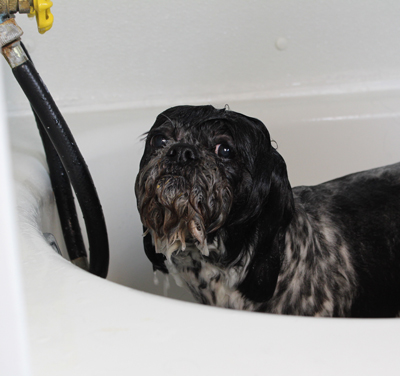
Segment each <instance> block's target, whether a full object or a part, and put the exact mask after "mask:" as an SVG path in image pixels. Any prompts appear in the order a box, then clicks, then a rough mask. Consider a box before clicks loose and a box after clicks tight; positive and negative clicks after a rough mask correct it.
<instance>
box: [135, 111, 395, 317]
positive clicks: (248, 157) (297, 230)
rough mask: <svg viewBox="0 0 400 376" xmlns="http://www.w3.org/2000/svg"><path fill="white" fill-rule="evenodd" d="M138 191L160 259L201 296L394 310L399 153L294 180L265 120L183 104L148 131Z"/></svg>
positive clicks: (322, 308) (226, 303)
mask: <svg viewBox="0 0 400 376" xmlns="http://www.w3.org/2000/svg"><path fill="white" fill-rule="evenodd" d="M339 153H340V150H338V154H339ZM135 194H136V198H137V206H138V210H139V214H140V218H141V221H142V223H143V228H144V249H145V253H146V255H147V257H148V258H149V260H150V261H151V263H152V264H153V269H154V270H159V271H161V272H163V273H169V274H170V275H172V276H173V277H174V278H175V280H176V281H177V283H178V284H183V285H186V286H187V287H188V288H189V289H190V291H191V293H192V294H193V296H194V297H195V299H196V300H197V301H199V302H201V303H203V304H208V305H213V306H219V307H227V308H233V309H241V310H249V311H257V312H267V313H276V314H287V315H304V316H325V317H394V316H397V315H398V314H399V311H400V163H398V164H394V165H389V166H386V167H381V168H377V169H372V170H368V171H364V172H359V173H355V174H351V175H348V176H344V177H341V178H338V179H335V180H332V181H328V182H326V183H323V184H320V185H316V186H300V187H296V188H293V189H292V188H291V185H290V183H289V179H288V175H287V169H286V164H285V162H284V159H283V158H282V157H281V155H280V154H279V153H278V151H277V150H276V148H274V147H273V146H272V144H271V138H270V134H269V132H268V130H267V128H266V127H265V125H264V124H263V123H262V122H261V121H260V120H257V119H255V118H251V117H248V116H245V115H243V114H240V113H237V112H234V111H231V110H229V109H228V108H224V109H216V108H214V107H212V106H177V107H173V108H170V109H168V110H166V111H164V112H163V113H161V114H160V115H159V116H158V117H157V119H156V121H155V123H154V125H153V126H152V128H151V129H150V131H149V132H148V133H147V135H146V145H145V150H144V154H143V157H142V159H141V161H140V171H139V173H138V176H137V178H136V183H135Z"/></svg>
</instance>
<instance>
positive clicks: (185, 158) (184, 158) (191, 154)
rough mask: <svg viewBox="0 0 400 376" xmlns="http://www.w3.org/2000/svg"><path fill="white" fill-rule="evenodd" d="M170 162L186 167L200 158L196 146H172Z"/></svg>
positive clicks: (182, 144)
mask: <svg viewBox="0 0 400 376" xmlns="http://www.w3.org/2000/svg"><path fill="white" fill-rule="evenodd" d="M167 157H168V158H169V160H170V161H173V162H176V163H179V164H181V165H186V164H188V163H190V162H193V161H195V160H197V159H198V158H199V156H198V153H197V151H196V149H195V148H194V146H192V145H189V144H184V143H179V144H175V145H172V146H171V147H170V149H169V150H168V152H167Z"/></svg>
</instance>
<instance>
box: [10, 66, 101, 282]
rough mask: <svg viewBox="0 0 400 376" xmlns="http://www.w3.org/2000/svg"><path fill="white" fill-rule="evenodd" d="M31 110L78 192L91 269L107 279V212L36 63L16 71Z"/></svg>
mask: <svg viewBox="0 0 400 376" xmlns="http://www.w3.org/2000/svg"><path fill="white" fill-rule="evenodd" d="M12 71H13V74H14V76H15V78H16V80H17V81H18V83H19V85H20V86H21V88H22V90H23V91H24V93H25V95H26V97H27V98H28V100H29V101H30V103H31V106H32V108H33V110H34V112H35V113H36V115H37V116H38V118H39V119H40V122H41V123H42V124H43V126H44V128H45V131H46V133H47V134H48V136H49V138H50V140H51V142H52V144H53V145H54V148H55V149H56V151H57V153H58V155H59V157H60V160H61V162H62V164H63V166H64V168H65V170H66V172H67V175H68V177H69V179H70V181H71V184H72V187H73V188H74V191H75V194H76V197H77V199H78V202H79V205H80V207H81V210H82V214H83V217H84V220H85V225H86V231H87V235H88V240H89V251H90V268H89V271H90V272H91V273H93V274H95V275H98V276H100V277H103V278H105V277H106V276H107V272H108V264H109V251H108V236H107V228H106V225H105V220H104V215H103V210H102V207H101V204H100V201H99V198H98V195H97V192H96V188H95V186H94V184H93V180H92V177H91V175H90V172H89V170H88V168H87V165H86V163H85V161H84V159H83V157H82V155H81V153H80V151H79V149H78V147H77V145H76V142H75V140H74V138H73V136H72V134H71V131H70V130H69V128H68V125H67V123H66V122H65V120H64V118H63V116H62V115H61V113H60V111H59V110H58V108H57V105H56V104H55V102H54V100H53V98H52V97H51V95H50V93H49V91H48V90H47V87H46V86H45V84H44V83H43V81H42V80H41V78H40V76H39V74H38V72H37V71H36V69H35V67H34V66H33V64H32V62H30V61H26V62H25V63H23V64H21V65H19V66H17V67H15V68H13V69H12Z"/></svg>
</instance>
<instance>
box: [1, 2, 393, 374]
mask: <svg viewBox="0 0 400 376" xmlns="http://www.w3.org/2000/svg"><path fill="white" fill-rule="evenodd" d="M110 3H111V2H110V1H109V0H97V1H96V2H94V1H85V2H84V1H79V0H69V1H64V2H62V1H54V7H53V13H54V15H55V24H54V27H53V29H52V30H51V31H49V32H48V33H46V34H45V35H43V36H42V35H39V34H38V33H37V31H36V30H35V25H34V23H32V22H29V21H28V20H27V19H26V18H25V17H24V16H22V15H18V16H17V22H18V24H19V25H20V26H21V27H22V28H23V30H24V33H25V34H24V36H23V41H24V42H25V44H26V45H27V47H28V49H29V51H30V54H31V56H32V58H33V60H34V62H35V65H36V67H37V69H38V71H39V73H40V74H41V75H42V77H43V79H44V81H45V82H46V84H47V85H48V87H49V89H50V91H51V93H52V95H53V96H54V98H55V100H56V102H57V104H58V105H59V106H60V109H61V110H62V112H63V113H64V115H65V118H66V120H67V121H68V123H69V125H70V127H71V130H72V132H73V134H74V136H75V138H76V140H77V143H78V145H79V147H80V149H81V152H82V153H83V155H84V156H85V158H86V160H87V163H88V165H89V168H90V170H91V173H92V175H93V178H94V181H95V184H96V186H97V189H98V193H99V196H100V200H101V202H102V204H103V207H104V213H105V217H106V222H107V225H108V231H109V238H110V249H111V262H110V271H109V277H108V280H102V279H100V278H97V277H95V276H93V275H90V274H89V273H86V272H84V271H82V270H80V269H78V268H77V267H75V266H73V265H71V264H70V263H69V262H68V261H67V260H65V259H63V258H62V257H61V256H59V255H58V254H57V253H56V252H55V251H54V250H53V248H52V247H50V246H49V245H48V243H47V242H46V240H45V238H44V236H43V233H52V234H54V236H55V237H56V239H57V241H58V243H59V245H60V247H61V248H63V244H62V240H61V237H60V229H59V224H58V220H57V215H56V212H55V206H54V201H53V195H52V191H51V188H50V183H49V178H48V175H47V170H46V167H45V158H44V155H43V151H42V147H41V142H40V139H39V137H38V134H37V133H38V132H37V130H36V125H35V124H34V121H33V117H32V115H30V109H29V105H28V103H27V101H26V99H25V98H24V96H23V94H22V91H21V90H20V88H19V87H18V86H17V84H16V82H15V80H14V77H13V76H12V74H11V73H10V71H9V69H8V66H7V67H5V63H4V65H3V67H4V68H5V72H4V86H6V98H5V99H4V98H3V97H2V92H1V89H2V88H3V82H2V79H3V77H1V79H0V225H1V226H0V233H1V236H0V254H1V255H2V263H0V296H1V298H2V308H1V309H0V375H1V376H28V375H29V376H31V375H34V376H53V375H56V376H59V375H61V376H64V375H65V376H70V375H74V376H103V375H104V376H106V375H107V376H108V375H117V376H125V375H126V376H128V375H129V376H130V375H152V374H159V375H174V376H179V375H185V376H187V375H190V376H191V375H218V376H220V375H273V376H276V375H278V376H279V375H307V376H308V375H318V376H320V375H335V376H336V375H351V376H354V375H359V374H362V375H366V376H368V375H371V376H372V375H373V376H375V375H385V376H386V375H398V374H399V373H400V357H399V346H398V343H399V338H400V320H398V319H385V320H381V319H377V320H358V319H314V318H304V317H286V316H276V315H268V314H256V313H249V312H239V311H233V310H224V309H218V308H213V307H206V306H201V305H199V304H194V303H191V302H188V301H190V300H191V297H190V296H189V294H188V293H187V292H186V291H185V290H182V289H180V288H178V287H176V286H175V284H174V282H173V281H171V288H170V290H169V295H170V296H171V297H173V298H174V299H170V298H165V297H163V283H162V280H163V276H158V278H159V279H160V284H159V285H158V286H156V285H154V283H153V278H154V276H153V273H152V269H151V265H150V262H149V261H148V260H147V259H146V257H145V255H144V252H143V248H142V238H141V226H140V224H139V219H138V215H137V211H136V207H135V198H134V194H133V183H134V179H135V175H136V173H137V169H138V163H139V158H140V156H141V153H142V146H143V145H142V143H141V142H140V138H141V135H142V134H143V133H144V132H145V131H147V130H148V129H149V127H150V126H151V124H152V123H153V121H154V119H155V117H156V115H157V114H158V113H159V112H161V111H162V110H164V109H165V107H166V106H167V105H169V104H213V105H215V106H223V105H225V104H226V103H229V105H230V107H231V109H232V110H235V111H239V112H243V113H245V114H247V115H249V116H253V117H258V118H260V119H261V120H262V121H263V122H264V123H265V124H266V125H267V127H268V128H269V130H270V132H271V135H272V138H273V139H274V140H276V142H277V143H278V145H279V151H280V152H281V154H282V155H283V157H284V158H285V159H286V162H287V165H288V171H289V177H290V181H291V183H292V185H299V184H315V183H318V182H322V181H325V180H328V179H330V178H334V177H337V176H340V175H343V174H346V173H350V172H354V171H359V170H362V169H367V168H371V167H377V166H380V165H384V164H388V163H392V162H397V161H400V147H399V145H400V68H399V67H400V48H399V47H398V35H399V22H398V18H399V17H398V15H399V13H400V2H399V1H394V0H381V1H379V2H378V1H374V0H367V1H366V0H353V1H351V2H349V1H348V0H336V1H334V2H332V1H329V0H321V1H299V0H286V1H279V0H271V1H265V0H252V1H251V2H250V1H242V0H203V1H187V0H185V1H183V0H170V1H163V0H152V1H147V2H144V1H142V2H140V1H132V0H119V1H118V2H115V3H118V4H117V5H115V7H114V6H113V7H112V8H110ZM3 99H4V100H3ZM157 106H158V107H157ZM89 109H93V112H90V111H89ZM118 109H119V110H118ZM5 111H7V112H8V114H9V122H8V130H9V132H8V133H10V136H11V145H12V156H13V172H14V181H12V179H11V177H10V174H11V166H10V162H9V157H10V156H9V153H8V152H7V151H8V138H7V132H6V131H7V128H6V124H5V116H4V113H5ZM28 114H29V115H28ZM11 183H14V186H13V188H14V189H12V186H11ZM14 198H15V200H16V204H17V212H16V213H15V211H13V205H12V203H13V200H14ZM14 217H17V218H18V220H17V221H14ZM16 222H18V223H16ZM16 224H18V226H19V227H18V231H17V230H16V228H17V226H16ZM17 235H18V239H19V245H17V243H16V240H17ZM18 250H19V251H20V252H18ZM19 271H21V272H19ZM178 299H179V300H178ZM185 300H186V301H185Z"/></svg>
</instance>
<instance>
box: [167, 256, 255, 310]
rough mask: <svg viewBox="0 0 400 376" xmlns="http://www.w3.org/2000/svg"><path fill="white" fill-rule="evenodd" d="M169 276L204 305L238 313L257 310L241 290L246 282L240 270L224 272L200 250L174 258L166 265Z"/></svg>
mask: <svg viewBox="0 0 400 376" xmlns="http://www.w3.org/2000/svg"><path fill="white" fill-rule="evenodd" d="M166 266H167V268H168V271H169V274H170V275H171V276H172V277H173V278H174V279H175V282H176V283H177V284H178V285H179V286H184V285H186V286H187V287H188V288H189V289H190V291H191V293H192V294H193V296H194V297H195V299H196V300H197V301H199V302H200V303H203V304H207V305H213V306H217V307H225V308H234V309H254V306H253V304H252V303H251V302H250V301H248V300H247V299H246V298H245V297H244V296H243V295H242V294H241V293H240V292H239V291H238V289H237V286H238V284H239V283H240V281H241V280H242V272H241V270H238V269H234V268H232V269H229V270H223V269H221V268H219V267H218V266H216V265H213V264H212V263H211V262H209V261H208V260H207V257H203V256H202V255H201V254H200V252H198V250H196V249H189V250H187V251H185V252H180V253H179V254H174V255H173V256H172V257H171V260H169V261H166Z"/></svg>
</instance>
